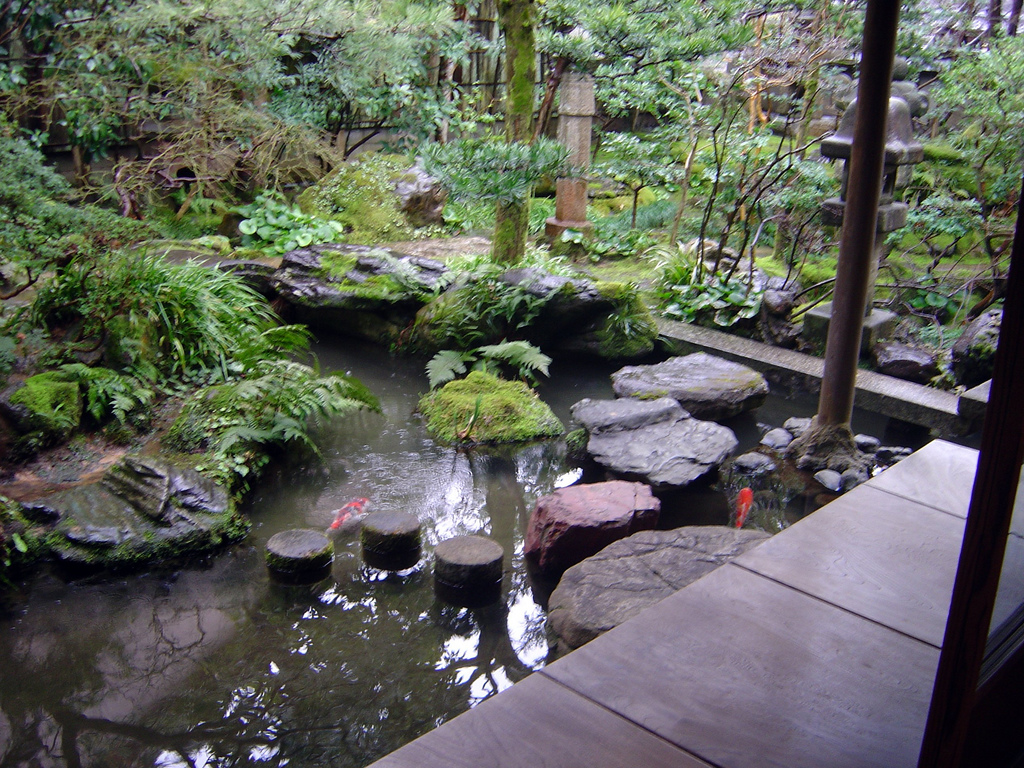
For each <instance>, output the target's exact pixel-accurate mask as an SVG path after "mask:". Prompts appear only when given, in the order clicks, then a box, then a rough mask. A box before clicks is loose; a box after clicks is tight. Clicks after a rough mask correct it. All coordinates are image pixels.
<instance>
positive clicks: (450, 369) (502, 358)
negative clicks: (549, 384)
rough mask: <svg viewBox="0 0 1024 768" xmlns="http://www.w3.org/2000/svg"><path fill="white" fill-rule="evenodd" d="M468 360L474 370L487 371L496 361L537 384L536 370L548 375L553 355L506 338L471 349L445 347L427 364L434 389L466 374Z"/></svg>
mask: <svg viewBox="0 0 1024 768" xmlns="http://www.w3.org/2000/svg"><path fill="white" fill-rule="evenodd" d="M467 363H469V364H471V367H472V368H473V370H478V371H480V370H482V371H488V370H489V369H490V367H491V366H492V365H493V364H499V365H503V366H504V367H505V368H508V369H511V370H512V371H514V372H515V375H516V376H517V377H518V378H521V379H526V380H527V381H529V382H530V383H531V384H536V383H537V377H536V373H540V374H543V375H544V376H547V375H548V368H549V366H550V365H551V358H550V357H548V356H547V355H545V354H544V353H543V352H541V351H540V349H539V348H538V347H535V346H534V345H533V344H531V343H530V342H528V341H503V342H501V343H500V344H485V345H484V346H482V347H477V348H476V349H474V350H470V351H469V352H459V351H457V350H452V349H443V350H441V351H440V352H438V353H437V354H436V355H434V356H433V357H432V358H431V359H430V361H429V362H428V363H427V380H428V382H429V384H430V388H431V389H435V388H437V386H438V385H440V384H445V383H447V382H449V381H452V380H453V379H455V378H456V377H457V376H461V375H463V374H465V373H466V370H467Z"/></svg>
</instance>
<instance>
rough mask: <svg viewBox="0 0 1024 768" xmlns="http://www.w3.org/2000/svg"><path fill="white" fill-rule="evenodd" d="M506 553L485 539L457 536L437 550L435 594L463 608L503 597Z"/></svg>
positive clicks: (494, 543) (440, 545) (496, 543)
mask: <svg viewBox="0 0 1024 768" xmlns="http://www.w3.org/2000/svg"><path fill="white" fill-rule="evenodd" d="M504 558H505V550H504V549H503V548H502V546H501V545H500V544H499V543H498V542H496V541H494V540H493V539H488V538H487V537H486V536H456V537H455V538H452V539H447V540H445V541H442V542H441V543H440V544H438V545H437V547H436V548H435V549H434V594H436V595H437V596H438V597H439V598H440V599H441V600H444V601H445V602H446V603H451V604H452V605H458V606H462V607H464V608H479V607H482V606H484V605H490V604H491V603H493V602H495V601H496V600H497V599H498V598H499V597H501V576H502V572H503V570H504V568H503V561H504Z"/></svg>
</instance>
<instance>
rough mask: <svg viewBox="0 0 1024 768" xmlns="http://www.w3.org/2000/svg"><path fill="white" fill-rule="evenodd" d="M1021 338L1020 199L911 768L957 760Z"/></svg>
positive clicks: (1020, 436) (998, 511)
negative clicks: (977, 440)
mask: <svg viewBox="0 0 1024 768" xmlns="http://www.w3.org/2000/svg"><path fill="white" fill-rule="evenodd" d="M1022 190H1024V183H1022ZM1021 339H1024V197H1022V198H1021V203H1020V204H1018V208H1017V229H1016V232H1015V234H1014V238H1013V251H1012V254H1011V256H1010V273H1009V277H1008V279H1007V287H1006V300H1005V302H1004V304H1003V319H1002V323H1001V324H1000V330H999V346H998V347H997V349H996V362H995V371H994V372H993V375H992V390H991V392H990V394H989V399H988V407H987V408H986V411H985V425H984V428H983V430H982V437H981V451H980V453H979V456H978V471H977V474H976V475H975V477H974V490H973V492H972V493H971V505H970V508H969V509H968V512H967V525H966V528H965V530H964V543H963V546H962V547H961V549H960V562H959V564H958V565H957V570H956V581H955V582H954V584H953V599H952V603H951V605H950V609H949V618H948V619H947V620H946V634H945V636H944V637H943V640H942V655H941V656H940V657H939V669H938V672H937V673H936V677H935V688H934V690H933V692H932V702H931V708H930V709H929V711H928V724H927V727H926V729H925V735H924V745H923V746H922V748H921V757H920V761H919V762H918V768H953V766H959V765H961V762H962V752H963V748H964V743H965V741H966V739H967V733H968V728H969V726H970V722H971V710H972V708H973V705H974V701H975V698H976V694H977V689H978V677H979V671H980V668H981V662H982V660H983V658H984V655H985V645H986V643H987V641H988V628H989V624H990V623H991V621H992V609H993V606H994V605H995V600H996V593H997V591H998V588H999V572H1000V570H1001V568H1002V564H1003V555H1004V554H1005V553H1006V541H1007V535H1008V532H1009V530H1010V519H1011V517H1012V515H1013V505H1014V499H1015V498H1016V494H1017V483H1018V480H1019V476H1020V468H1021V462H1022V460H1024V400H1022V399H1021V396H1020V391H1021V387H1022V386H1024V355H1022V354H1021V349H1020V348H1021ZM1014 727H1016V725H1014Z"/></svg>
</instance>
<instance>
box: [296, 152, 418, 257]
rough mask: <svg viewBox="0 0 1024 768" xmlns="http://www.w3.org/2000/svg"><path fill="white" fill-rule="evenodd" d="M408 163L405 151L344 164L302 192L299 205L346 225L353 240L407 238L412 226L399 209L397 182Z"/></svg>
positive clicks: (388, 240)
mask: <svg viewBox="0 0 1024 768" xmlns="http://www.w3.org/2000/svg"><path fill="white" fill-rule="evenodd" d="M408 167H409V161H408V160H407V159H406V158H404V157H402V156H401V155H373V156H371V157H368V158H366V159H364V160H362V159H361V160H358V161H356V162H353V163H347V164H345V165H341V166H339V167H338V168H336V169H335V170H333V171H331V173H329V174H328V175H327V176H326V177H324V179H323V180H322V181H321V182H320V183H319V184H316V185H315V186H312V187H310V188H309V189H307V190H306V191H305V192H303V193H302V194H301V195H299V199H298V203H299V208H300V209H301V210H302V212H303V213H306V214H309V215H313V216H319V217H320V218H323V219H329V220H331V221H337V222H338V223H340V224H341V225H343V226H344V227H345V241H346V242H349V243H354V244H357V245H360V244H362V245H366V244H374V243H385V242H392V241H396V240H407V239H409V238H410V237H411V235H412V227H410V226H409V224H408V223H407V222H406V220H405V216H404V215H403V214H402V212H401V211H400V210H399V209H398V198H397V197H396V196H395V193H394V184H395V180H396V179H397V178H398V177H399V176H401V175H402V173H403V172H404V171H405V170H407V169H408Z"/></svg>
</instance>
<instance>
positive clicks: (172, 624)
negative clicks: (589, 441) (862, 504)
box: [0, 343, 870, 768]
mask: <svg viewBox="0 0 1024 768" xmlns="http://www.w3.org/2000/svg"><path fill="white" fill-rule="evenodd" d="M318 354H319V357H320V360H321V363H322V366H323V368H324V369H325V370H331V369H341V370H349V371H351V372H352V373H354V374H355V375H357V376H359V377H360V378H361V379H362V380H363V381H364V382H365V383H366V384H367V385H368V386H369V387H370V388H371V389H372V390H373V391H374V392H375V393H376V394H378V395H379V396H380V399H381V404H382V407H383V414H365V413H364V414H356V415H354V416H350V417H346V418H344V419H340V420H338V421H337V422H336V423H334V424H332V425H330V427H329V428H328V429H326V430H325V432H324V434H323V435H322V436H321V437H322V439H321V445H322V446H323V454H324V462H323V464H322V465H321V466H318V467H312V468H309V469H302V470H289V471H288V472H287V473H285V474H284V475H283V476H280V477H276V478H272V479H270V480H269V481H267V482H265V483H264V484H263V485H261V486H260V487H259V488H258V489H257V491H256V492H255V493H254V494H253V495H252V497H251V499H250V500H249V501H248V502H247V504H246V510H245V511H246V513H247V514H248V515H249V516H250V517H251V519H252V522H253V533H252V535H251V536H250V537H249V538H248V539H247V540H246V541H245V542H244V543H242V544H240V545H238V546H235V547H232V548H230V549H228V550H227V551H224V552H220V553H218V554H216V555H214V556H211V557H209V558H208V559H206V560H204V561H203V562H201V563H196V564H193V565H190V566H188V567H182V568H180V569H178V570H174V571H166V570H165V571H153V572H148V573H143V574H134V575H130V576H126V577H116V578H114V577H110V576H103V577H95V578H92V579H86V580H81V579H80V580H77V581H74V582H70V583H69V582H67V581H65V580H63V579H61V578H60V577H59V576H58V575H55V574H44V575H40V576H37V577H36V578H34V579H33V580H32V581H30V582H28V583H26V584H25V585H23V586H22V589H21V590H20V593H19V594H18V595H17V596H16V598H15V600H14V601H13V603H12V604H11V605H9V606H7V607H6V608H4V609H0V611H3V612H2V613H0V768H6V767H7V766H47V767H48V766H55V767H57V766H60V767H62V768H63V767H64V766H69V767H72V768H74V767H75V766H161V767H162V768H192V767H197V768H202V767H203V766H243V765H265V766H285V765H289V766H296V767H298V766H361V765H365V764H367V763H369V762H371V761H373V760H375V759H377V758H379V757H381V756H383V755H384V754H386V753H388V752H390V751H391V750H393V749H396V748H397V747H399V746H401V745H402V744H404V743H406V742H407V741H409V740H410V739H412V738H414V737H415V736H417V735H419V734H421V733H424V732H426V731H428V730H430V729H432V728H433V727H435V726H437V725H438V724H440V723H442V722H444V721H445V720H448V719H450V718H452V717H454V716H455V715H457V714H459V713H460V712H463V711H465V710H466V709H468V708H470V707H472V706H473V705H474V704H476V703H478V702H480V701H482V700H483V699H485V698H487V697H488V696H490V695H492V694H494V693H495V692H497V691H500V690H502V689H504V688H506V687H508V686H509V685H511V684H512V683H514V682H516V681H517V680H520V679H522V678H523V677H525V676H526V675H528V674H529V673H530V672H531V671H533V670H535V669H537V668H539V667H541V666H543V664H544V663H545V661H546V659H547V656H548V642H547V638H546V636H545V629H544V613H543V610H542V609H541V607H540V606H539V605H538V603H537V601H536V599H535V597H534V594H533V590H532V589H531V585H530V583H529V580H528V578H527V575H526V573H525V568H524V566H523V562H522V550H523V536H524V529H525V525H526V522H527V519H528V516H529V512H530V510H531V509H532V507H533V504H534V502H535V501H536V500H537V498H538V497H540V496H541V495H543V494H546V493H550V492H551V491H552V490H553V489H554V488H556V487H559V486H562V485H567V484H569V483H571V482H573V481H575V480H576V479H577V478H578V476H579V471H578V470H576V469H574V468H573V467H572V466H570V465H568V464H567V462H566V461H565V457H564V445H563V444H562V443H561V442H557V441H556V442H548V443H543V444H537V445H531V446H526V447H521V448H519V449H506V450H499V451H470V452H467V451H458V450H455V449H452V448H448V447H444V446H440V445H437V444H436V443H434V441H433V440H431V439H430V438H429V437H428V436H427V435H426V432H425V431H424V429H423V427H422V424H421V423H420V421H419V420H418V418H417V417H416V415H415V413H414V410H415V405H416V401H417V399H418V397H419V395H420V394H421V393H422V392H423V391H424V390H425V388H426V377H425V375H424V373H423V364H422V361H416V360H408V359H401V358H393V357H390V356H388V355H387V354H385V353H382V352H381V351H380V350H379V349H376V348H370V347H363V346H359V345H353V344H345V343H338V344H324V345H321V346H320V348H319V349H318ZM612 370H613V368H612V367H611V366H606V367H602V366H599V365H594V366H591V365H580V364H571V365H565V366H563V367H561V368H559V367H558V366H555V367H554V368H553V371H552V378H551V380H550V381H549V382H547V383H546V384H545V385H544V386H543V388H542V391H541V394H542V397H543V398H544V399H545V400H546V401H547V402H548V403H549V404H550V405H551V406H552V407H553V408H554V410H555V412H556V413H557V414H558V415H559V417H561V418H562V419H563V421H567V420H568V416H569V408H570V406H571V405H572V404H573V403H575V402H576V401H578V400H580V399H581V398H583V397H595V398H605V397H611V396H612V392H611V387H610V384H609V380H608V374H609V373H610V372H611V371H612ZM813 409H814V401H813V399H810V398H808V399H805V400H802V401H798V402H779V401H774V402H770V403H769V404H767V405H766V406H764V407H762V409H761V410H760V411H759V413H758V415H757V417H756V420H755V417H751V416H747V417H743V418H741V419H739V420H737V421H736V422H735V423H732V424H730V426H732V427H733V428H734V429H735V430H736V431H737V432H738V434H739V436H740V440H741V450H743V449H746V448H749V447H751V446H752V445H754V444H756V442H757V439H758V437H759V435H760V432H761V431H762V430H763V429H764V428H765V426H777V425H780V424H781V423H782V421H783V420H784V419H785V417H786V416H787V415H792V414H793V413H794V412H796V413H797V414H798V415H809V414H810V413H812V412H813ZM758 421H765V422H767V425H759V424H758ZM855 426H857V424H856V423H855ZM861 428H862V429H864V427H861ZM867 428H868V429H870V425H869V426H868V427H867ZM726 491H727V493H725V494H722V493H719V494H718V498H717V499H715V500H712V503H711V506H712V507H714V508H716V509H719V510H720V511H721V510H724V509H726V498H727V495H728V489H726ZM356 497H367V498H369V499H370V505H371V510H370V511H373V510H396V511H404V512H410V513H412V514H415V515H416V516H417V517H418V518H419V519H420V521H421V523H422V525H423V532H424V539H425V550H426V557H425V558H424V560H422V561H421V563H420V565H419V566H418V567H416V568H414V569H411V570H410V571H406V572H402V573H400V574H386V573H383V572H380V571H374V570H372V569H368V568H366V567H364V566H362V564H361V562H360V559H359V556H358V546H357V542H356V541H355V540H354V539H352V540H342V541H339V542H338V549H337V558H336V561H335V564H334V566H333V571H332V573H331V575H330V577H329V578H328V579H326V580H325V581H323V582H321V583H318V584H316V585H314V586H307V587H284V586H280V585H277V584H275V583H273V582H272V581H271V580H270V579H269V578H268V576H267V573H266V569H265V567H264V564H263V548H264V544H265V543H266V541H267V539H269V538H270V537H271V536H272V535H273V534H275V533H277V532H279V531H282V530H287V529H290V528H314V529H320V530H322V529H325V528H326V527H327V526H328V525H329V524H330V522H331V521H332V519H333V517H334V515H333V510H335V509H337V508H339V507H341V506H342V505H344V504H345V503H346V502H347V501H349V500H350V499H353V498H356ZM778 504H779V505H781V506H785V505H787V504H788V505H790V506H792V504H793V500H792V498H790V497H787V494H786V493H783V494H781V496H780V498H779V499H778ZM723 514H725V513H724V512H723ZM789 514H795V515H797V516H799V515H800V514H802V508H799V509H797V510H796V512H795V513H794V512H790V513H789ZM721 522H725V519H723V520H721ZM471 533H482V534H485V535H488V536H490V537H492V538H494V539H495V540H497V541H498V542H499V543H500V544H501V545H502V546H503V547H504V549H505V552H506V576H505V583H504V589H505V594H504V600H503V601H502V602H500V603H499V604H497V605H496V606H493V607H491V608H488V609H484V610H477V611H471V610H467V609H458V608H454V607H451V606H447V605H444V604H442V603H439V602H438V601H436V600H435V598H434V596H433V592H432V588H431V574H430V571H429V566H428V565H427V563H429V554H430V552H431V551H432V549H433V547H434V546H435V545H436V544H437V543H438V542H439V541H441V540H443V539H446V538H449V537H451V536H455V535H460V534H471Z"/></svg>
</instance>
